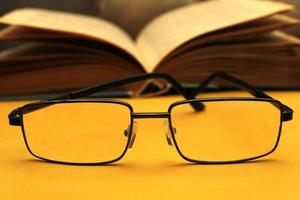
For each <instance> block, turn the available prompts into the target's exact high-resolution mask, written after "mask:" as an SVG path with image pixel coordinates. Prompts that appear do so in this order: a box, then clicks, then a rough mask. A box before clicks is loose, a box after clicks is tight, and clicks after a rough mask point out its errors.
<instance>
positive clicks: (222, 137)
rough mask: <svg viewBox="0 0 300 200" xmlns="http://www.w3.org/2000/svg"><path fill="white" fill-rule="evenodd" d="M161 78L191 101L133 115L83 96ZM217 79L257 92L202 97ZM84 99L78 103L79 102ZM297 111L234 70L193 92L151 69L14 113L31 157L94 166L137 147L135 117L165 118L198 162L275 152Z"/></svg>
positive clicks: (172, 136) (171, 139)
mask: <svg viewBox="0 0 300 200" xmlns="http://www.w3.org/2000/svg"><path fill="white" fill-rule="evenodd" d="M154 78H159V79H163V80H164V81H166V82H168V83H170V84H171V85H172V86H173V88H174V89H176V90H177V92H178V93H180V94H181V95H182V96H183V97H184V98H185V99H186V100H182V101H177V102H174V103H172V104H171V105H170V106H169V108H168V110H167V111H166V112H134V110H133V108H132V106H131V105H130V104H128V103H126V102H124V101H119V100H109V99H101V100H92V99H89V100H78V99H79V98H83V97H87V96H89V95H91V94H95V93H96V92H99V91H102V90H105V89H109V88H112V87H117V86H122V85H124V84H129V83H135V82H137V81H145V80H148V79H154ZM216 78H221V79H224V80H227V81H230V82H232V83H234V84H235V85H237V86H239V87H240V88H243V89H245V90H246V91H248V92H249V93H250V94H252V95H253V96H254V97H253V98H252V97H249V98H246V97H238V98H232V97H230V98H229V97H228V98H202V99H199V98H195V97H196V96H197V94H199V93H200V92H201V91H203V90H204V88H206V87H207V86H208V85H209V84H210V83H211V82H212V81H214V80H215V79H216ZM76 99H77V100H76ZM292 117H293V110H292V109H291V108H289V107H288V106H286V105H284V104H282V103H281V102H280V101H278V100H276V99H273V98H272V97H270V96H268V95H267V94H265V93H264V92H262V91H261V90H259V89H257V88H255V87H253V86H251V85H249V84H247V83H246V82H244V81H241V80H239V79H237V78H235V77H233V76H231V75H229V74H227V73H224V72H216V73H213V74H212V75H210V76H208V78H207V79H205V80H204V81H203V82H202V83H201V84H199V86H198V87H197V88H196V89H195V90H193V91H189V92H188V91H187V90H185V89H184V88H183V87H182V85H181V84H179V83H178V82H177V81H176V80H175V79H174V78H172V77H171V76H170V75H168V74H164V73H151V74H145V75H139V76H134V77H128V78H125V79H121V80H116V81H112V82H107V83H103V84H100V85H95V86H92V87H89V88H85V89H81V90H77V91H74V92H71V93H68V94H66V95H62V96H59V97H56V98H53V99H48V100H43V101H40V102H36V103H30V104H26V105H24V106H22V107H19V108H16V109H14V110H13V111H12V112H11V113H10V114H9V123H10V125H13V126H21V129H22V132H23V137H24V140H25V144H26V147H27V149H28V151H29V152H30V153H31V155H33V156H35V157H37V158H40V159H43V160H46V161H50V162H55V163H62V164H77V165H92V164H107V163H112V162H116V161H118V160H120V159H121V158H122V157H123V156H124V155H125V153H126V152H127V150H128V149H130V148H132V147H133V144H134V140H135V136H136V120H138V119H140V118H165V128H166V130H165V132H166V139H167V143H168V144H169V145H171V146H175V148H176V150H177V151H178V153H179V154H180V156H181V157H182V158H183V159H185V160H187V161H190V162H194V163H213V164H225V163H237V162H243V161H249V160H253V159H257V158H260V157H263V156H266V155H268V154H270V153H272V152H273V151H274V150H275V149H276V147H277V146H278V143H279V139H280V133H281V128H282V122H285V121H289V120H292Z"/></svg>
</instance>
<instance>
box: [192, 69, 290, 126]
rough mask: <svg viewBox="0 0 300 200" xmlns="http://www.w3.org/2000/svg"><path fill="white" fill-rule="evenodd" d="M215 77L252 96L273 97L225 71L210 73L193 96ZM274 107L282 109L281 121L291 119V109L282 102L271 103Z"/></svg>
mask: <svg viewBox="0 0 300 200" xmlns="http://www.w3.org/2000/svg"><path fill="white" fill-rule="evenodd" d="M217 78H221V79H223V80H226V81H229V82H231V83H233V84H234V85H236V86H237V87H238V88H240V89H243V90H245V91H247V92H248V93H250V94H251V95H253V96H254V97H257V98H268V99H273V97H271V96H269V95H267V94H266V93H264V92H263V91H262V90H260V89H258V88H256V87H254V86H252V85H250V84H248V83H246V82H245V81H242V80H241V79H239V78H236V77H234V76H232V75H229V74H227V73H226V72H222V71H219V72H215V73H213V74H211V75H210V76H208V77H207V78H206V79H205V80H204V81H202V82H201V83H200V85H199V86H198V88H197V89H196V90H195V93H194V94H193V96H194V97H196V96H197V94H199V93H200V92H202V91H204V89H205V88H206V87H207V86H208V85H209V84H210V83H211V82H213V81H214V80H215V79H217ZM272 104H273V105H274V106H275V107H277V108H278V109H279V110H281V111H282V120H283V121H289V120H292V119H293V110H292V109H291V108H290V107H288V106H286V105H284V104H280V105H279V104H277V103H272Z"/></svg>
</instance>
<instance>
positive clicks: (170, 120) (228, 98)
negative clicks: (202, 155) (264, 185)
mask: <svg viewBox="0 0 300 200" xmlns="http://www.w3.org/2000/svg"><path fill="white" fill-rule="evenodd" d="M216 101H259V102H268V103H276V104H278V105H279V106H281V105H282V103H281V102H280V101H278V100H276V99H269V98H253V97H215V98H196V99H191V100H181V101H175V102H173V103H172V104H170V106H169V107H168V109H167V111H166V112H156V114H167V115H165V117H161V118H167V119H168V122H169V123H168V124H169V126H168V128H169V130H170V132H171V137H172V141H173V143H174V146H175V148H176V150H177V152H178V154H179V155H180V156H181V157H182V158H183V159H184V160H186V161H189V162H192V163H195V164H233V163H242V162H246V161H250V160H255V159H258V158H261V157H264V156H267V155H269V154H271V153H272V152H274V151H275V150H276V149H277V147H278V145H279V141H280V138H281V131H282V123H283V122H284V121H283V109H284V108H283V107H282V106H281V109H280V110H279V111H280V123H279V129H278V133H277V139H276V143H275V144H274V147H273V148H272V150H271V151H269V152H267V153H264V154H262V155H258V156H254V157H250V158H245V159H239V160H229V161H205V160H195V159H191V158H188V157H186V156H185V155H184V154H183V153H182V151H181V150H180V147H179V145H178V143H177V141H176V137H175V133H174V130H173V126H172V118H171V112H172V109H173V108H174V107H176V106H179V105H182V104H188V103H191V102H200V103H202V102H216ZM64 103H111V104H119V105H122V106H125V107H127V108H128V109H129V111H130V125H129V127H130V128H129V134H128V138H127V142H126V145H125V149H124V150H123V152H122V154H121V155H120V156H119V157H117V158H115V159H112V160H109V161H103V162H91V163H87V162H83V163H80V162H68V161H58V160H52V159H48V158H44V157H42V156H39V155H36V154H35V153H33V151H32V150H31V149H30V147H29V142H28V140H27V137H26V131H25V126H24V123H23V122H24V120H23V110H24V109H26V108H30V107H34V106H39V105H55V104H64ZM19 111H20V113H19V114H20V120H21V129H22V135H23V139H24V142H25V146H26V148H27V150H28V151H29V153H30V154H31V155H32V156H34V157H36V158H39V159H41V160H44V161H47V162H52V163H57V164H68V165H105V164H111V163H114V162H117V161H119V160H121V159H122V158H123V157H124V156H125V154H126V153H127V151H128V149H129V145H130V141H131V140H132V133H133V126H134V119H136V118H143V117H135V114H136V113H137V112H134V109H133V107H132V106H131V104H129V103H127V102H125V101H122V100H115V99H100V100H93V99H64V100H48V101H44V102H35V103H30V104H26V105H24V106H22V107H20V108H19ZM200 112H201V111H200ZM151 113H152V114H153V112H143V113H140V114H146V115H147V117H145V118H153V117H151ZM149 114H150V115H149Z"/></svg>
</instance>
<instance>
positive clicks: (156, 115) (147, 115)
mask: <svg viewBox="0 0 300 200" xmlns="http://www.w3.org/2000/svg"><path fill="white" fill-rule="evenodd" d="M131 116H132V117H133V118H135V119H149V118H169V116H170V113H168V112H134V113H132V115H131Z"/></svg>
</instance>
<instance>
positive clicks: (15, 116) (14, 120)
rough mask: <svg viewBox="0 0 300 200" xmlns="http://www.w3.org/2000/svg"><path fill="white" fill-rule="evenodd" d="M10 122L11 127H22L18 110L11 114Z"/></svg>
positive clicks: (9, 116)
mask: <svg viewBox="0 0 300 200" xmlns="http://www.w3.org/2000/svg"><path fill="white" fill-rule="evenodd" d="M8 120H9V125H11V126H21V116H20V114H19V112H18V110H17V109H16V110H13V111H12V112H11V113H9V115H8Z"/></svg>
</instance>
